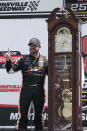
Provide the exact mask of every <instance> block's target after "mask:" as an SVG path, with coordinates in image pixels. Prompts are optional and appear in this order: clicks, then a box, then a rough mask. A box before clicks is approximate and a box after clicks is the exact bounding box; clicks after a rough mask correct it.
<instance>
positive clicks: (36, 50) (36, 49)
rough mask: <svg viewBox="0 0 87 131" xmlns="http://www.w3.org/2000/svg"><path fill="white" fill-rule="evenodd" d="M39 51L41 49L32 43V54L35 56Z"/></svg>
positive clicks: (30, 47) (30, 49)
mask: <svg viewBox="0 0 87 131" xmlns="http://www.w3.org/2000/svg"><path fill="white" fill-rule="evenodd" d="M39 50H40V47H39V46H37V45H35V44H33V43H31V44H30V45H29V51H30V54H35V53H37V52H39Z"/></svg>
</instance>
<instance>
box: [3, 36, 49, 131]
mask: <svg viewBox="0 0 87 131" xmlns="http://www.w3.org/2000/svg"><path fill="white" fill-rule="evenodd" d="M28 45H29V51H30V54H29V55H25V56H24V57H23V58H22V59H20V60H19V61H18V62H17V63H16V64H12V62H11V56H10V52H9V51H8V53H7V55H6V56H5V58H6V70H7V72H9V73H10V72H16V71H19V70H21V71H22V76H23V82H22V89H21V92H20V99H19V100H20V102H19V103H20V108H19V110H20V118H19V120H18V129H20V130H21V129H23V130H24V129H25V130H26V129H27V125H28V118H27V115H28V109H29V106H30V103H31V101H33V104H34V110H35V118H34V124H35V130H38V131H42V130H43V123H42V111H43V107H44V100H45V94H44V80H45V76H46V74H47V73H48V62H47V58H46V57H44V56H42V55H40V53H39V50H40V48H41V43H40V41H39V40H38V39H37V38H32V39H31V40H30V41H29V44H28Z"/></svg>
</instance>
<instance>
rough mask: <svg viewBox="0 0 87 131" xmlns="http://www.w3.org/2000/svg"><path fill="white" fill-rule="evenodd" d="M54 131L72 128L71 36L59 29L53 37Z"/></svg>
mask: <svg viewBox="0 0 87 131" xmlns="http://www.w3.org/2000/svg"><path fill="white" fill-rule="evenodd" d="M54 68H55V73H54V74H55V77H54V78H55V79H54V96H55V97H54V113H55V114H54V130H55V131H56V130H68V129H71V128H72V82H71V81H72V34H71V33H70V31H69V29H68V28H66V27H61V28H60V29H59V30H58V31H57V33H56V35H55V57H54Z"/></svg>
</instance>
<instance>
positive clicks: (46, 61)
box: [45, 57, 48, 75]
mask: <svg viewBox="0 0 87 131" xmlns="http://www.w3.org/2000/svg"><path fill="white" fill-rule="evenodd" d="M45 73H46V74H47V75H48V58H47V57H45Z"/></svg>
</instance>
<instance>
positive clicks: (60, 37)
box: [55, 27, 72, 52]
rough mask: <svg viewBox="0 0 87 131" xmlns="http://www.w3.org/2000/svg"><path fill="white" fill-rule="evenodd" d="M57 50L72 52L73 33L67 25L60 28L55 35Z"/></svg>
mask: <svg viewBox="0 0 87 131" xmlns="http://www.w3.org/2000/svg"><path fill="white" fill-rule="evenodd" d="M55 52H72V34H70V31H69V29H68V28H66V27H61V28H59V29H58V31H57V34H56V35H55Z"/></svg>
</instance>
